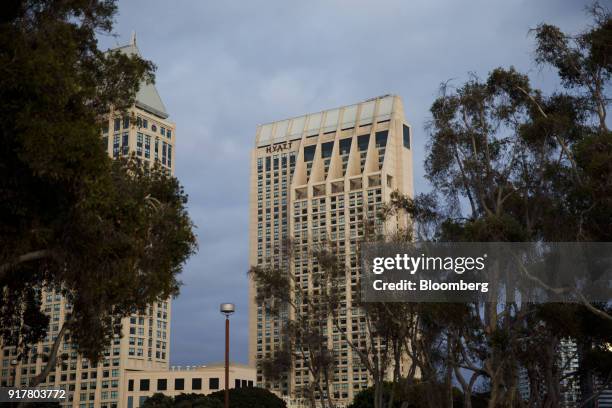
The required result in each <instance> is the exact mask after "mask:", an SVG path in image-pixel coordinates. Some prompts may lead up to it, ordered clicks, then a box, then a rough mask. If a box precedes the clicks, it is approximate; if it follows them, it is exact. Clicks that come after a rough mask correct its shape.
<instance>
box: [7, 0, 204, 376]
mask: <svg viewBox="0 0 612 408" xmlns="http://www.w3.org/2000/svg"><path fill="white" fill-rule="evenodd" d="M3 9H4V11H3V14H2V20H1V21H0V66H1V67H2V68H1V70H2V75H0V197H2V199H0V286H1V287H2V289H3V290H1V291H0V327H1V332H0V335H1V336H2V338H3V341H4V344H5V345H16V346H18V347H19V349H20V350H21V351H27V347H28V345H29V344H32V343H35V342H36V341H38V340H40V339H42V338H43V337H44V336H45V334H46V333H47V323H48V319H47V317H46V316H45V315H44V314H42V312H41V311H40V301H41V294H42V291H43V290H55V291H57V292H59V293H61V294H62V295H64V297H65V298H66V300H67V301H68V302H69V303H70V304H71V305H72V311H71V313H70V314H69V315H68V316H67V319H66V323H65V324H64V327H63V328H62V330H61V331H60V336H58V337H59V339H61V338H62V336H63V335H64V334H66V332H69V333H70V340H71V342H72V343H74V344H76V345H77V346H78V350H79V351H80V352H81V353H83V354H84V355H85V356H86V357H88V358H90V359H92V360H96V359H97V358H98V357H99V356H100V353H101V351H102V350H103V348H104V347H106V346H107V345H108V344H110V339H111V337H112V336H113V335H114V334H115V333H118V329H119V328H120V319H121V317H123V316H127V315H129V314H132V313H135V312H137V311H141V310H143V309H144V307H145V306H146V305H147V304H149V303H151V302H154V301H157V300H165V299H167V298H168V297H169V296H171V295H175V294H176V293H177V291H178V287H179V282H178V280H177V274H178V273H179V272H180V270H181V267H182V265H183V264H184V262H185V261H186V260H187V259H188V257H189V256H190V255H191V254H192V253H193V252H194V250H195V248H196V238H195V235H194V233H193V224H192V222H191V220H190V218H189V215H188V213H187V208H186V203H187V195H186V194H185V192H184V191H183V188H182V187H181V185H180V184H179V182H178V181H177V180H176V179H175V178H174V177H172V176H169V175H167V174H166V173H165V172H163V171H162V170H161V169H159V168H154V169H152V170H151V171H145V169H143V168H141V167H140V166H139V165H138V164H137V163H136V162H135V161H134V160H122V161H112V160H111V159H110V158H109V157H108V156H107V153H106V150H105V148H104V147H103V146H102V143H101V130H102V123H103V122H104V121H107V120H108V115H109V114H110V113H111V112H118V113H121V112H122V111H123V110H125V109H127V108H129V107H130V106H132V104H133V103H134V98H135V95H136V92H137V91H138V88H139V84H140V83H141V81H153V80H154V75H153V71H154V68H155V67H154V65H153V64H152V63H151V62H149V61H145V60H143V59H141V58H139V57H138V56H134V55H132V56H126V55H123V54H121V53H118V52H103V51H102V50H100V49H98V44H97V35H101V34H102V35H104V34H110V33H111V32H112V31H111V30H112V25H113V18H114V16H115V13H116V4H115V1H88V2H82V1H78V0H68V1H59V0H46V1H44V0H43V1H18V0H11V1H9V2H7V3H6V4H4V5H3ZM92 333H96V335H95V336H92ZM58 341H59V340H58ZM55 351H57V350H55ZM52 354H53V353H52ZM49 358H50V361H51V364H49V365H48V366H51V365H52V363H53V361H54V358H55V356H49ZM44 374H45V373H44V372H43V375H44ZM40 379H44V377H42V378H39V380H40Z"/></svg>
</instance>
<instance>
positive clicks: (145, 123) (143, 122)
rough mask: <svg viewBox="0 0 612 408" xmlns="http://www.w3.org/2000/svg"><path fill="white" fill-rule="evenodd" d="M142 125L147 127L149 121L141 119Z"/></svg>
mask: <svg viewBox="0 0 612 408" xmlns="http://www.w3.org/2000/svg"><path fill="white" fill-rule="evenodd" d="M142 127H143V128H145V129H147V128H148V127H149V121H148V120H146V119H142Z"/></svg>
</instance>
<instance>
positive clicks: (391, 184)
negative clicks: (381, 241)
mask: <svg viewBox="0 0 612 408" xmlns="http://www.w3.org/2000/svg"><path fill="white" fill-rule="evenodd" d="M411 142H412V141H411V129H410V125H409V124H408V123H407V122H406V119H405V116H404V109H403V105H402V101H401V99H400V97H399V96H394V95H385V96H381V97H377V98H372V99H369V100H367V101H364V102H362V103H358V104H354V105H350V106H344V107H340V108H336V109H330V110H326V111H323V112H318V113H313V114H308V115H303V116H299V117H296V118H292V119H287V120H281V121H278V122H274V123H269V124H265V125H260V126H258V128H257V132H256V137H255V147H254V149H253V151H252V164H251V191H250V232H249V234H250V248H249V251H250V257H249V261H250V264H251V265H253V266H255V265H259V266H263V265H274V266H277V267H281V268H283V269H286V270H287V273H290V274H292V276H293V279H294V282H295V285H300V287H301V290H303V291H306V292H307V293H312V292H313V291H316V290H317V288H316V287H314V284H313V279H312V273H313V271H315V272H316V271H317V268H318V266H317V265H316V260H315V259H313V257H312V255H311V252H310V251H311V250H312V248H314V247H315V246H317V245H320V244H321V243H322V242H325V241H327V242H330V243H331V244H333V245H334V246H335V247H336V248H338V253H339V255H340V257H341V259H343V261H344V264H345V270H346V281H345V286H344V293H343V294H342V303H341V304H342V306H341V310H339V315H341V316H342V317H343V319H342V323H341V326H342V330H344V332H345V333H346V334H347V335H348V336H351V337H352V338H353V339H354V340H355V339H359V337H360V336H361V338H362V339H363V336H365V335H366V334H365V323H364V322H365V318H364V315H363V313H362V311H361V310H360V308H359V307H358V305H357V304H356V303H355V302H354V300H355V299H356V297H357V296H356V295H357V287H358V282H359V276H360V261H359V260H358V259H357V258H358V255H357V254H358V245H359V242H360V241H361V240H362V239H363V236H364V227H363V225H364V223H363V220H364V219H369V220H372V221H374V220H376V213H377V211H378V209H379V208H380V207H381V206H382V204H383V203H384V202H385V201H387V200H388V199H389V198H390V194H391V193H392V192H393V191H396V190H397V191H399V192H400V193H402V194H407V195H409V196H412V195H413V180H412V150H411ZM375 222H376V223H377V228H378V229H379V231H380V230H383V231H387V232H388V231H391V230H393V229H397V228H398V227H406V226H407V222H408V220H407V219H406V218H405V217H404V218H402V217H401V216H396V217H395V218H393V219H391V220H388V221H386V222H385V224H381V222H380V221H375ZM287 239H289V240H291V242H292V247H293V250H292V253H293V255H292V257H291V260H290V261H286V258H284V256H283V253H282V248H283V242H284V241H285V240H287ZM256 293H257V288H256V286H255V284H254V282H253V281H252V280H251V283H250V293H249V296H250V302H251V303H250V310H249V314H250V315H249V318H250V323H249V325H250V327H249V330H250V333H251V336H250V343H249V357H250V360H249V362H250V364H251V365H253V366H255V367H256V369H257V371H256V373H257V378H256V379H257V385H258V386H262V387H265V388H268V389H270V390H271V391H273V392H275V393H276V394H278V395H280V396H282V397H284V398H285V399H286V400H288V401H289V402H290V406H300V405H301V404H304V405H305V389H306V388H307V386H308V384H309V383H310V382H311V381H312V380H313V379H312V378H311V377H312V376H310V374H309V372H308V370H307V367H306V365H305V364H304V361H303V360H302V358H301V357H300V355H299V354H298V353H296V352H295V350H290V351H291V352H292V353H291V355H292V357H291V362H290V369H289V370H288V375H287V376H285V377H283V378H282V379H281V380H274V381H273V380H268V379H266V378H265V376H264V370H263V364H262V363H263V362H264V361H265V360H266V359H269V358H271V357H273V356H274V353H275V351H278V350H281V349H282V347H283V327H284V325H285V323H286V322H287V320H289V319H291V318H292V317H293V316H294V313H300V312H299V311H295V310H291V309H290V308H287V309H285V310H281V311H280V313H278V314H277V313H270V311H269V310H268V309H267V308H266V306H265V305H264V304H258V303H257V302H256V300H255V297H256ZM324 335H325V337H326V341H327V346H328V348H329V349H330V350H331V349H333V350H334V355H335V360H336V361H337V366H336V367H335V369H334V372H333V378H332V385H331V389H330V393H332V394H333V395H332V396H331V397H332V398H333V399H334V401H335V402H336V404H337V406H340V407H341V406H344V405H346V404H348V403H349V402H350V401H352V399H353V397H354V395H355V394H357V393H358V392H359V391H360V390H362V389H364V388H367V387H368V386H369V385H370V384H371V383H370V379H369V377H368V374H367V371H366V369H365V367H363V366H362V364H361V363H360V361H359V358H358V356H357V355H356V354H353V353H352V351H351V349H350V347H348V346H347V343H346V342H345V341H343V340H342V338H341V335H340V332H339V331H338V330H337V329H336V328H335V327H334V325H333V324H332V321H331V318H330V319H329V321H328V322H327V324H326V327H325V328H324ZM317 398H320V396H317Z"/></svg>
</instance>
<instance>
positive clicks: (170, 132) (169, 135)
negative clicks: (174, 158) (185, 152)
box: [166, 129, 172, 139]
mask: <svg viewBox="0 0 612 408" xmlns="http://www.w3.org/2000/svg"><path fill="white" fill-rule="evenodd" d="M166 136H168V139H171V138H172V130H170V129H168V131H167V132H166Z"/></svg>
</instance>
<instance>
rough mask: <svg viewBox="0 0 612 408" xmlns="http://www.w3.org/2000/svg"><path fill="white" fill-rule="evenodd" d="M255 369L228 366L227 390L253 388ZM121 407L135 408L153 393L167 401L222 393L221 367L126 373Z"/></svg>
mask: <svg viewBox="0 0 612 408" xmlns="http://www.w3.org/2000/svg"><path fill="white" fill-rule="evenodd" d="M255 378H256V375H255V369H254V368H251V367H249V366H247V365H244V364H236V363H231V364H230V369H229V386H230V388H242V387H253V386H254V383H255ZM124 381H125V383H124V384H123V387H122V388H123V389H124V390H126V391H125V392H124V393H122V398H123V400H122V401H121V406H122V407H127V408H138V407H140V406H142V404H143V402H144V400H145V399H147V398H148V397H150V396H152V395H153V394H156V393H162V394H164V395H167V396H169V397H174V396H177V395H180V394H192V393H193V394H203V395H207V394H210V393H213V392H215V391H219V390H223V389H224V381H225V366H224V364H223V363H219V364H211V365H200V366H185V367H181V366H173V367H171V369H170V370H145V371H128V372H126V375H125V377H124Z"/></svg>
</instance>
